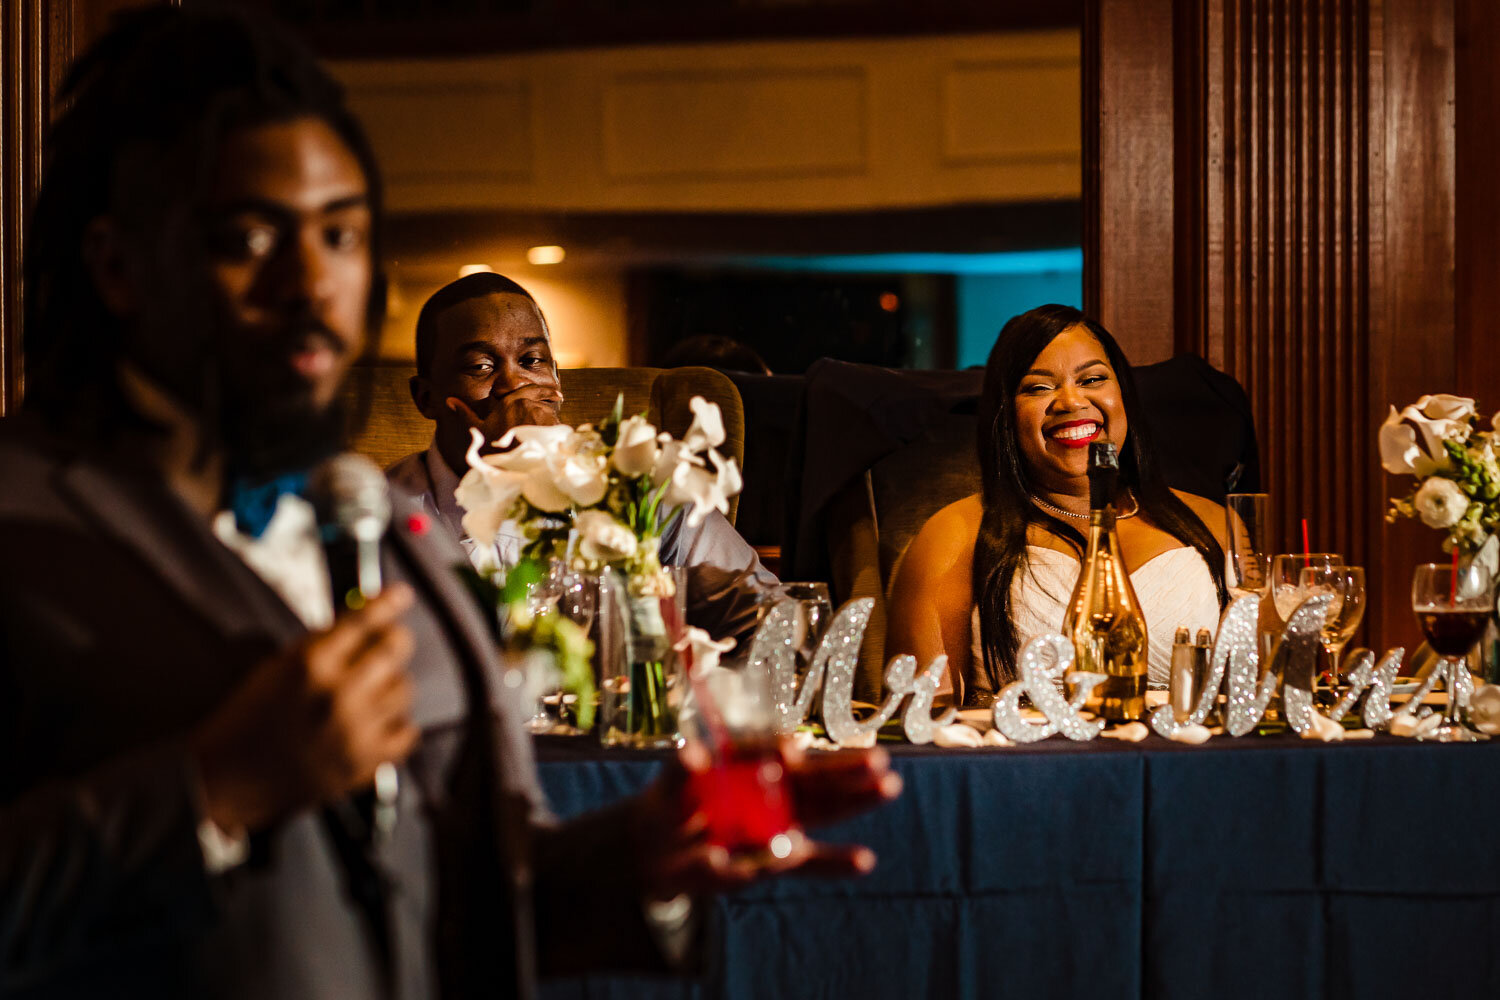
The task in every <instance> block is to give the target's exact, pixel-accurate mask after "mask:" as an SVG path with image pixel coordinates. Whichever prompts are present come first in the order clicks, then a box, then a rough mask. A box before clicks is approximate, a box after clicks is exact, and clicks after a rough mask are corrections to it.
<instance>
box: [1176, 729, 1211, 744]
mask: <svg viewBox="0 0 1500 1000" xmlns="http://www.w3.org/2000/svg"><path fill="white" fill-rule="evenodd" d="M1212 735H1213V733H1211V732H1210V731H1209V729H1208V727H1207V726H1183V727H1182V728H1180V729H1178V730H1176V731H1174V732H1173V733H1172V736H1171V739H1172V741H1173V742H1174V743H1187V744H1189V745H1190V746H1197V745H1199V744H1202V743H1207V742H1208V739H1209V737H1211V736H1212Z"/></svg>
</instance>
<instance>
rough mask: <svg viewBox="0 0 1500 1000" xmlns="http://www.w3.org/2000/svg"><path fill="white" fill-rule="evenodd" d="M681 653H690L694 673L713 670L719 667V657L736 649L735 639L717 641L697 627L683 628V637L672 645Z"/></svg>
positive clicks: (688, 626)
mask: <svg viewBox="0 0 1500 1000" xmlns="http://www.w3.org/2000/svg"><path fill="white" fill-rule="evenodd" d="M672 648H673V649H675V650H677V651H678V652H679V653H682V652H686V653H689V654H690V655H691V656H692V658H693V671H694V672H695V673H696V672H697V671H700V670H713V669H714V668H716V667H717V666H718V665H719V657H720V656H722V655H723V654H724V653H727V652H729V651H730V650H731V649H733V648H734V640H733V639H715V638H714V637H713V636H711V635H709V634H708V633H707V632H705V631H704V630H703V629H701V628H698V627H697V626H696V625H687V626H684V627H683V630H682V635H681V637H680V638H679V639H678V640H677V642H675V643H674V644H673V645H672Z"/></svg>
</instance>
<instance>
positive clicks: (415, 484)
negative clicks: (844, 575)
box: [386, 271, 777, 646]
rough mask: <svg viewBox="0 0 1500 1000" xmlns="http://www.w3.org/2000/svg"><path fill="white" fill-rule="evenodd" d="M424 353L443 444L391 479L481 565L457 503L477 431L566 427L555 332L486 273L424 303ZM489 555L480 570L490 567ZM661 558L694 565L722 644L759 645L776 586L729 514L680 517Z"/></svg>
mask: <svg viewBox="0 0 1500 1000" xmlns="http://www.w3.org/2000/svg"><path fill="white" fill-rule="evenodd" d="M416 353H417V374H416V375H415V376H413V377H412V380H411V396H412V401H413V402H415V403H416V406H417V409H418V410H420V411H421V412H422V415H423V416H425V417H426V418H427V419H429V420H431V421H433V422H434V423H435V424H436V428H435V430H434V433H433V440H432V445H431V447H429V448H428V449H427V450H426V451H422V452H417V453H415V454H412V455H408V456H407V457H405V458H403V459H401V460H400V461H399V462H397V463H396V464H394V465H392V466H391V467H390V468H389V469H388V470H386V475H387V476H388V477H389V478H390V480H391V483H392V484H393V485H394V486H396V487H397V488H398V489H401V490H404V491H405V492H407V493H410V494H412V495H413V496H417V497H419V498H421V500H422V504H423V506H424V507H425V508H427V510H428V511H429V512H430V513H432V514H433V515H435V516H436V517H437V518H438V519H440V520H441V521H442V522H443V523H444V524H446V525H447V526H448V527H449V528H450V529H451V530H452V531H453V533H454V534H455V535H457V536H458V537H459V538H460V539H463V541H464V545H465V547H466V548H467V549H468V550H469V552H470V556H471V558H472V557H474V551H473V545H474V543H473V542H472V541H470V540H469V539H466V538H464V531H463V525H462V518H463V508H461V507H460V506H459V505H458V503H457V502H456V501H455V500H454V498H453V491H454V489H455V488H457V486H458V481H459V479H460V478H461V477H462V476H463V474H464V473H465V472H466V471H467V469H468V463H467V462H466V460H465V457H464V456H465V454H466V452H467V451H468V449H469V444H470V441H471V434H470V428H478V429H479V430H480V431H482V432H483V434H484V439H485V440H486V441H490V442H493V441H498V440H499V439H500V438H501V437H503V436H504V434H505V432H506V431H508V430H510V429H511V428H512V427H518V426H522V425H526V424H556V423H558V422H559V412H560V410H561V407H562V400H563V394H562V387H561V385H560V384H559V383H558V377H557V363H556V362H555V361H554V360H553V358H552V342H551V334H550V333H549V331H548V329H547V321H546V319H545V317H543V316H542V311H541V308H540V307H539V306H538V305H537V303H536V300H535V299H534V298H532V296H531V293H529V292H527V291H526V289H524V288H522V287H521V286H520V285H519V284H517V283H516V282H514V281H512V280H511V279H509V278H506V277H503V276H501V275H498V274H494V273H491V272H487V271H482V272H479V273H477V274H471V275H468V276H467V277H463V278H459V279H458V280H457V281H454V282H452V283H451V284H448V285H445V286H444V287H443V288H440V289H439V290H438V291H437V292H436V293H434V294H433V296H432V298H430V299H428V300H427V303H426V304H425V305H423V306H422V312H421V314H420V315H419V316H418V317H417V344H416ZM522 541H523V540H522V539H521V538H520V537H518V536H514V535H511V536H507V535H505V534H504V533H503V529H502V534H501V535H499V536H497V538H496V541H495V545H496V548H497V550H498V551H497V553H495V554H496V555H497V556H498V558H499V560H500V563H501V564H502V565H507V566H508V565H513V564H514V563H515V562H516V560H517V559H518V558H519V556H520V551H521V545H522ZM488 555H489V554H488V553H486V554H484V555H483V556H481V557H480V559H477V560H476V562H480V561H485V562H487V561H489V560H488ZM660 555H661V561H662V564H663V565H666V566H683V567H686V569H687V577H688V594H687V604H688V620H689V621H691V622H692V623H693V624H695V625H698V626H699V627H701V628H704V629H706V630H707V631H708V632H710V633H711V634H713V635H714V637H715V638H720V639H722V638H726V637H727V638H733V639H735V640H736V641H737V642H738V643H739V644H740V645H741V646H744V645H745V644H746V643H748V641H749V638H750V636H751V634H752V633H753V632H754V630H755V624H756V615H757V610H756V608H757V604H758V603H759V601H760V599H761V597H762V595H764V594H765V593H766V592H767V591H768V590H769V589H770V588H772V587H774V586H776V584H777V580H776V577H775V576H774V575H772V573H771V572H770V571H769V570H767V569H766V568H765V567H764V566H762V565H761V562H760V560H759V559H758V558H757V557H756V555H755V550H754V549H752V548H751V547H750V546H749V545H748V544H746V542H745V540H744V539H743V538H741V537H740V535H739V533H738V532H736V531H735V530H734V527H733V526H732V525H731V524H730V523H729V522H728V521H727V520H725V518H724V516H723V515H721V514H719V513H718V512H717V511H711V512H710V513H709V515H708V516H707V517H706V518H704V520H703V522H702V523H701V524H699V525H698V526H697V527H691V526H689V525H688V523H687V518H686V517H677V518H675V519H674V520H673V521H672V523H671V524H669V525H668V526H667V528H666V529H665V531H663V533H662V537H661V552H660Z"/></svg>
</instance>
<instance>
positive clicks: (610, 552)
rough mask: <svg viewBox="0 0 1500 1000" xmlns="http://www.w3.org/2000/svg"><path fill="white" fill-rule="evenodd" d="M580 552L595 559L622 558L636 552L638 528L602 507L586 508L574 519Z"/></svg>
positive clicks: (596, 560)
mask: <svg viewBox="0 0 1500 1000" xmlns="http://www.w3.org/2000/svg"><path fill="white" fill-rule="evenodd" d="M573 530H574V532H575V533H576V534H577V536H578V552H579V554H580V555H582V556H583V557H584V558H585V559H587V560H589V561H590V562H596V563H612V562H621V561H623V560H626V559H629V558H630V557H631V556H633V555H635V550H636V546H637V544H638V543H637V541H636V537H635V532H633V531H631V530H630V529H629V528H627V527H626V526H625V525H623V524H621V523H620V522H619V521H617V520H615V519H614V517H612V516H611V515H610V514H608V513H606V512H605V511H602V510H585V511H581V512H580V513H579V514H578V517H577V518H575V519H574V521H573Z"/></svg>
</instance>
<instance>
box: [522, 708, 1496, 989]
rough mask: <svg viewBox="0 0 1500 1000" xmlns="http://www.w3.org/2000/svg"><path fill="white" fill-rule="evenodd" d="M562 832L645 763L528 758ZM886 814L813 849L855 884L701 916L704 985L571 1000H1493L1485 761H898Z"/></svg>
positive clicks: (1038, 752) (1098, 751)
mask: <svg viewBox="0 0 1500 1000" xmlns="http://www.w3.org/2000/svg"><path fill="white" fill-rule="evenodd" d="M538 756H539V765H538V766H539V768H540V771H541V776H542V783H543V785H544V787H545V788H546V790H547V793H548V795H549V796H550V797H551V800H552V803H553V805H554V808H555V809H556V810H557V812H558V813H559V814H560V815H562V816H570V815H574V814H577V813H580V812H585V811H587V810H589V809H592V808H596V807H598V806H599V805H602V804H604V803H606V802H609V801H611V800H613V799H615V798H617V797H619V796H621V795H624V794H628V793H630V792H632V791H635V790H637V789H639V788H640V787H642V786H643V785H645V784H646V783H647V781H649V779H650V777H651V776H652V774H654V772H655V770H656V769H657V767H659V766H660V757H659V756H657V755H651V754H644V753H630V752H615V751H610V752H605V751H601V750H598V749H586V748H581V747H578V746H576V745H572V744H569V743H567V742H566V741H559V740H543V741H541V743H540V744H539V753H538ZM892 758H893V765H894V767H895V769H896V770H897V771H898V772H900V774H901V775H902V777H903V778H904V779H905V782H906V791H905V793H904V794H903V796H902V798H901V799H900V800H899V801H898V802H895V803H892V804H890V805H888V806H886V807H884V808H883V809H880V810H878V811H876V812H874V813H871V814H869V815H866V816H862V817H860V818H858V819H856V820H852V821H850V822H847V823H844V824H841V825H839V826H837V827H833V828H829V829H827V830H823V831H820V836H822V837H823V838H824V839H830V840H832V839H838V840H851V841H858V842H861V843H864V844H868V845H869V846H870V847H872V848H874V849H875V851H876V852H877V853H878V855H879V858H880V863H879V866H878V868H877V869H876V871H875V872H874V873H872V874H871V875H869V876H868V877H866V878H864V879H860V880H857V881H847V882H818V881H812V880H805V879H784V880H781V881H778V882H775V883H767V884H764V885H760V886H756V887H754V888H752V889H750V890H748V891H746V892H744V893H741V894H739V895H738V896H735V897H733V898H729V899H723V900H720V901H719V902H718V903H717V904H716V908H717V910H718V913H717V914H716V916H717V919H718V920H719V923H720V927H719V939H718V942H717V944H716V946H715V949H714V950H715V954H714V955H713V956H712V957H711V966H712V971H711V973H710V975H708V976H706V977H704V978H703V979H702V980H699V981H688V980H669V979H647V978H634V977H594V978H590V979H586V980H571V981H561V982H556V983H551V984H548V985H547V986H546V987H545V989H544V991H543V995H544V996H545V997H547V998H548V1000H563V998H573V997H589V998H595V997H632V998H634V997H662V998H666V997H673V998H688V997H692V998H700V997H701V998H705V1000H708V998H727V1000H743V998H751V997H797V998H802V997H807V998H823V997H826V998H829V1000H849V998H862V997H893V998H897V997H900V998H905V997H943V998H946V997H997V996H1014V997H1027V998H1036V997H1085V996H1089V997H1111V998H1126V997H1152V998H1155V997H1192V998H1197V997H1205V996H1213V997H1215V998H1233V997H1247V998H1248V997H1267V996H1276V997H1335V998H1342V997H1358V998H1366V997H1385V996H1392V997H1398V996H1399V997H1404V998H1410V997H1413V996H1431V995H1438V994H1439V993H1442V994H1447V995H1464V996H1500V795H1497V794H1496V793H1497V791H1500V783H1497V779H1496V774H1497V773H1500V744H1483V745H1478V746H1434V745H1423V744H1415V743H1411V742H1409V741H1398V740H1394V739H1391V738H1381V739H1380V740H1379V741H1362V742H1351V743H1345V744H1334V745H1319V744H1309V743H1304V742H1299V741H1296V740H1293V739H1290V738H1247V739H1243V740H1233V741H1231V740H1227V739H1226V740H1216V741H1215V742H1214V743H1213V744H1210V745H1209V746H1205V747H1194V748H1188V747H1181V746H1178V745H1176V744H1172V743H1168V742H1166V741H1162V740H1158V739H1156V738H1154V737H1153V738H1152V739H1151V740H1149V741H1147V742H1146V743H1143V744H1139V745H1121V744H1118V743H1114V742H1111V741H1105V740H1099V741H1095V743H1092V744H1086V745H1080V744H1070V743H1068V742H1066V741H1062V740H1049V741H1047V742H1046V743H1043V744H1040V745H1037V746H1034V747H1028V748H1012V749H1002V750H987V751H970V750H956V751H945V750H939V749H934V748H914V747H897V748H893V750H892Z"/></svg>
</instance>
